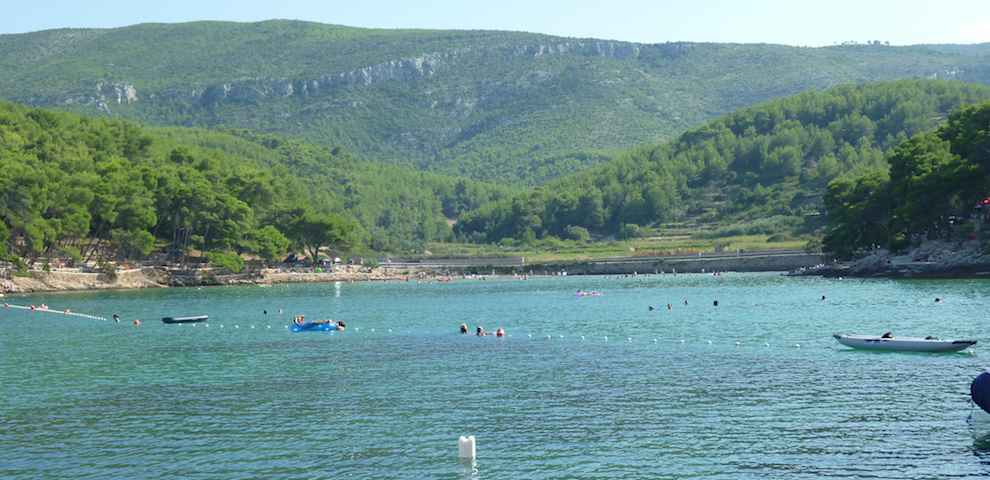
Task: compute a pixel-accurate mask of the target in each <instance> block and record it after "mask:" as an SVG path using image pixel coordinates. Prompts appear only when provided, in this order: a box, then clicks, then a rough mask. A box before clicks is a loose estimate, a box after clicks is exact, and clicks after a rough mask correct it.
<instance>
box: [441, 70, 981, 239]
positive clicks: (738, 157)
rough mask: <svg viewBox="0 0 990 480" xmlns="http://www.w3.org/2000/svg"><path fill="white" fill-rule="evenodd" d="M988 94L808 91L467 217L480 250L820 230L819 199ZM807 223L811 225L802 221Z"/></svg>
mask: <svg viewBox="0 0 990 480" xmlns="http://www.w3.org/2000/svg"><path fill="white" fill-rule="evenodd" d="M987 99H990V87H987V86H982V85H973V84H966V83H961V82H948V81H923V80H904V81H898V82H892V83H877V84H868V85H862V86H843V87H837V88H834V89H831V90H828V91H825V92H809V93H803V94H800V95H796V96H793V97H789V98H786V99H782V100H776V101H773V102H769V103H766V104H763V105H759V106H756V107H751V108H747V109H744V110H741V111H739V112H737V113H733V114H731V115H727V116H725V117H722V118H720V119H718V120H716V121H714V122H711V123H708V124H706V125H704V126H702V127H700V128H697V129H694V130H691V131H689V132H687V133H684V134H683V135H681V136H680V137H679V138H678V139H677V140H676V141H674V142H671V143H668V144H663V145H659V146H655V147H644V148H638V149H635V150H632V151H629V152H627V153H624V154H622V155H620V156H619V158H616V159H615V160H612V161H610V162H608V163H606V164H604V165H601V166H598V167H594V168H592V169H589V170H587V171H584V172H581V173H578V174H575V175H571V176H568V177H564V178H561V179H559V180H556V181H554V182H552V183H550V184H548V185H545V186H543V187H540V188H537V189H535V190H533V191H531V192H529V193H527V194H524V195H519V196H517V197H514V198H511V199H506V200H502V201H498V202H494V203H492V204H489V205H485V206H483V207H482V208H481V209H479V210H478V211H475V212H472V213H470V214H468V215H465V216H464V217H463V218H462V221H461V222H460V223H458V225H457V230H458V232H459V233H460V235H461V236H462V238H465V239H468V240H473V241H499V240H501V239H503V238H514V239H518V240H527V239H534V238H538V237H545V236H569V235H571V232H573V229H574V227H578V228H582V229H587V230H589V231H590V232H591V233H597V234H600V235H605V236H609V235H622V234H626V235H628V234H629V233H628V232H630V231H635V229H636V227H635V226H643V225H659V224H663V223H666V222H680V221H685V220H689V221H691V222H697V223H715V224H718V225H721V226H723V227H729V226H731V225H735V226H736V228H737V229H750V233H794V232H801V231H802V230H805V229H813V228H816V227H819V226H821V225H820V221H819V222H816V221H815V220H816V219H820V218H821V216H820V214H821V212H822V210H823V208H822V207H823V204H822V203H823V202H822V195H823V193H824V191H825V188H826V186H827V185H828V184H829V182H830V181H832V180H833V179H836V178H837V177H840V176H842V175H845V174H847V173H850V174H855V173H856V172H859V171H865V170H871V169H885V168H886V163H885V161H884V155H885V154H886V153H887V152H889V151H890V150H891V149H893V148H894V147H896V146H897V145H898V144H900V143H902V142H904V141H905V140H907V139H908V138H909V137H911V136H912V135H915V134H917V133H920V132H925V131H929V130H931V129H934V128H935V127H937V126H938V125H939V124H941V123H942V122H944V121H945V119H946V117H947V116H948V114H949V113H950V112H952V111H954V110H956V109H958V108H959V107H961V106H964V105H967V104H971V103H975V102H980V101H985V100H987ZM809 219H810V220H811V222H810V223H806V222H808V221H809Z"/></svg>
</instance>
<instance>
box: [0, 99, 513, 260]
mask: <svg viewBox="0 0 990 480" xmlns="http://www.w3.org/2000/svg"><path fill="white" fill-rule="evenodd" d="M0 165H2V168H0V260H3V259H5V258H6V257H7V256H8V255H11V256H13V257H15V258H19V259H27V260H31V259H34V258H39V257H53V256H62V257H75V258H90V259H92V258H102V259H105V260H106V259H112V258H131V259H137V258H143V257H144V256H145V255H147V254H148V253H150V252H152V251H154V250H156V249H160V250H171V251H180V253H181V252H189V251H192V250H199V251H212V252H223V253H230V252H236V253H254V254H258V255H261V256H263V257H266V258H276V257H277V258H281V257H279V255H284V254H285V252H286V249H287V248H289V247H290V241H291V242H292V243H295V244H296V245H295V248H297V250H296V251H299V250H298V249H302V248H306V247H307V245H310V244H309V243H307V242H308V240H307V238H309V237H312V236H314V235H316V236H324V237H326V238H330V237H332V238H333V239H335V240H333V241H332V242H330V243H334V244H335V245H334V246H335V247H338V248H340V247H343V246H344V245H349V246H350V247H352V248H353V249H355V250H358V251H367V249H368V247H371V248H374V249H376V250H381V251H388V250H392V251H402V250H410V249H412V250H417V251H419V250H421V248H422V244H423V243H424V242H427V241H435V240H443V239H446V238H448V237H449V236H450V226H449V223H448V217H455V216H457V215H459V214H460V212H462V211H464V210H466V209H469V208H472V207H475V206H477V204H478V203H477V202H483V201H485V200H486V199H488V200H491V199H495V198H498V197H499V196H504V195H506V194H507V192H509V190H508V189H506V188H505V187H495V186H491V185H487V184H482V183H479V182H475V181H471V180H458V179H453V178H448V177H443V176H440V175H437V174H432V173H426V172H419V171H416V170H413V169H410V168H408V167H401V166H394V165H382V164H376V163H367V162H360V161H356V160H354V159H352V158H351V157H349V156H348V155H347V154H345V153H343V152H341V151H340V150H339V149H331V148H327V147H322V146H312V145H307V144H304V143H300V142H297V141H292V140H287V139H284V138H280V137H276V136H272V135H259V134H254V133H249V132H245V131H237V132H229V133H225V132H216V131H208V130H200V129H188V128H177V127H170V128H157V129H156V128H144V127H140V126H138V125H136V124H134V123H131V122H128V121H122V120H113V119H93V118H87V117H80V116H78V115H75V114H71V113H64V112H52V111H47V110H40V109H31V108H27V107H22V106H18V105H14V104H9V103H3V102H0ZM307 222H308V223H307ZM314 225H315V227H314V228H308V227H310V226H314ZM307 228H308V230H307ZM326 238H325V239H326ZM324 245H326V243H324ZM310 246H311V245H310Z"/></svg>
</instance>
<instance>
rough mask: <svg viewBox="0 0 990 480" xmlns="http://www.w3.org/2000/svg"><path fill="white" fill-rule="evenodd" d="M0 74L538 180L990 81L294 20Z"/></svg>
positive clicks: (89, 98)
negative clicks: (690, 141)
mask: <svg viewBox="0 0 990 480" xmlns="http://www.w3.org/2000/svg"><path fill="white" fill-rule="evenodd" d="M0 69H2V71H3V75H0V98H6V99H10V100H14V101H18V102H21V103H27V104H31V105H35V106H45V107H58V108H63V109H70V110H74V111H77V112H83V113H97V112H102V113H104V114H110V115H119V116H122V117H126V118H132V119H139V120H142V121H151V122H154V123H157V124H160V125H183V126H207V127H215V126H223V127H228V128H248V129H252V130H257V131H263V132H277V133H284V134H291V135H293V136H299V137H302V138H304V139H306V140H307V141H310V142H316V143H321V144H324V145H341V146H343V147H345V148H347V149H348V150H350V151H353V152H355V153H357V154H358V156H360V157H361V158H365V159H372V160H382V161H388V162H396V163H405V164H410V165H414V166H416V167H420V168H423V169H427V170H432V171H439V172H447V173H455V174H464V175H468V176H471V177H474V178H479V179H498V180H510V181H522V182H528V183H533V184H536V183H541V182H543V181H545V180H547V179H550V178H553V177H556V176H559V175H561V174H566V173H570V172H573V171H574V170H576V169H578V168H580V167H582V166H586V165H589V164H593V163H596V162H600V161H603V160H605V159H607V158H608V157H609V156H610V155H611V152H613V151H615V150H617V149H625V148H629V147H631V146H634V145H641V144H655V143H657V142H661V141H665V140H668V139H673V138H674V137H675V136H676V135H677V134H679V133H682V132H684V131H686V130H687V129H689V128H692V127H695V126H697V125H700V124H702V123H703V122H704V121H706V120H710V119H712V118H715V117H716V116H718V115H721V114H725V113H728V112H731V111H735V110H737V109H739V108H742V107H746V106H749V105H752V104H755V103H759V102H763V101H766V100H770V99H773V98H776V97H782V96H786V95H791V94H795V93H799V92H803V91H806V90H809V89H822V88H826V87H831V86H834V85H838V84H847V83H858V82H867V81H877V80H891V79H899V78H949V79H961V80H966V81H973V82H984V83H986V82H990V58H988V53H987V49H986V48H982V46H953V45H933V46H918V47H889V46H883V45H879V44H872V45H852V46H836V47H827V48H798V47H787V46H780V45H739V44H697V43H667V44H655V45H646V44H635V43H627V42H618V41H608V40H594V39H574V38H560V37H552V36H546V35H537V34H529V33H513V32H494V31H429V30H375V29H358V28H349V27H342V26H335V25H324V24H316V23H305V22H297V21H266V22H260V23H226V22H195V23H184V24H143V25H135V26H131V27H125V28H117V29H106V30H100V29H63V30H50V31H42V32H35V33H28V34H17V35H3V36H0Z"/></svg>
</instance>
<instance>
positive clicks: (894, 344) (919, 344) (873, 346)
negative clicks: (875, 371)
mask: <svg viewBox="0 0 990 480" xmlns="http://www.w3.org/2000/svg"><path fill="white" fill-rule="evenodd" d="M832 336H833V337H835V339H836V340H838V341H839V343H841V344H843V345H845V346H847V347H852V348H859V349H863V350H881V351H886V352H958V351H961V350H965V349H967V348H969V347H972V346H973V345H976V340H939V339H937V338H920V337H892V338H882V337H877V336H871V335H846V334H840V333H836V334H835V335H832Z"/></svg>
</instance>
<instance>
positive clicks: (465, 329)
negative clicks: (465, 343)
mask: <svg viewBox="0 0 990 480" xmlns="http://www.w3.org/2000/svg"><path fill="white" fill-rule="evenodd" d="M459 329H460V331H461V334H463V335H467V333H468V326H467V324H466V323H462V324H461V326H460V327H459Z"/></svg>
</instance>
